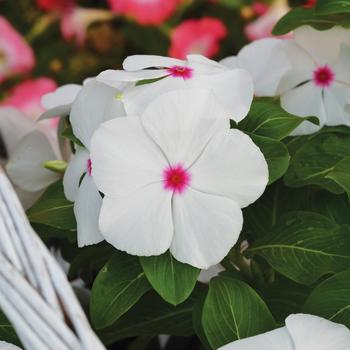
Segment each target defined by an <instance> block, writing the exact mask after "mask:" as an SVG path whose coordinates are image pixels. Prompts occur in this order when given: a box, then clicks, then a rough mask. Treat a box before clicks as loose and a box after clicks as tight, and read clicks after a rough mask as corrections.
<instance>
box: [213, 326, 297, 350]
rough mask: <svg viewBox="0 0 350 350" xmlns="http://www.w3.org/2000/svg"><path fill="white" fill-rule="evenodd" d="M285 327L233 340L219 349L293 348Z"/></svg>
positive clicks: (259, 349) (277, 349)
mask: <svg viewBox="0 0 350 350" xmlns="http://www.w3.org/2000/svg"><path fill="white" fill-rule="evenodd" d="M295 349H296V348H294V345H293V342H292V340H291V338H290V335H289V333H288V331H287V328H286V327H283V328H278V329H275V330H273V331H271V332H267V333H264V334H259V335H256V336H255V337H250V338H246V339H241V340H237V341H234V342H233V343H230V344H227V345H225V346H223V347H221V348H219V350H295Z"/></svg>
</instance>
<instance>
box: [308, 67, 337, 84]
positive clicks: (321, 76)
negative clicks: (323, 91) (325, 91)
mask: <svg viewBox="0 0 350 350" xmlns="http://www.w3.org/2000/svg"><path fill="white" fill-rule="evenodd" d="M334 78H335V74H334V72H333V70H332V69H331V68H330V67H329V66H327V65H325V66H320V67H318V68H317V69H315V70H314V76H313V81H314V83H315V84H316V85H317V86H319V87H322V88H324V87H329V86H331V84H332V83H333V81H334Z"/></svg>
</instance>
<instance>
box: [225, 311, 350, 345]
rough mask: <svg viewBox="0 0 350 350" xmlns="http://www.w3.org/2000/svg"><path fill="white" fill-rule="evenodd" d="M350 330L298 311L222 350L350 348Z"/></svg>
mask: <svg viewBox="0 0 350 350" xmlns="http://www.w3.org/2000/svg"><path fill="white" fill-rule="evenodd" d="M349 346H350V330H349V329H348V328H346V327H345V326H343V325H340V324H337V323H334V322H331V321H328V320H325V319H323V318H320V317H317V316H312V315H305V314H296V315H291V316H289V317H288V318H287V319H286V326H285V327H283V328H278V329H276V330H274V331H271V332H268V333H264V334H261V335H257V336H255V337H251V338H246V339H242V340H238V341H235V342H233V343H231V344H228V345H225V346H223V347H221V348H220V350H348V349H349Z"/></svg>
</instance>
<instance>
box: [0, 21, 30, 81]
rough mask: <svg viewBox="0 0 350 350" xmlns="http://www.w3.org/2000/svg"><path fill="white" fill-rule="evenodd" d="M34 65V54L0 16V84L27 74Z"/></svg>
mask: <svg viewBox="0 0 350 350" xmlns="http://www.w3.org/2000/svg"><path fill="white" fill-rule="evenodd" d="M34 65H35V58H34V53H33V50H32V49H31V47H30V46H29V45H28V44H27V43H26V42H25V41H24V39H23V38H22V36H21V35H20V34H19V33H18V32H17V31H16V29H15V28H13V27H12V25H11V24H10V23H9V22H8V21H7V20H6V18H4V17H1V16H0V82H2V81H4V80H5V79H6V78H8V77H9V76H11V75H14V74H22V73H27V72H29V71H31V70H32V69H33V67H34Z"/></svg>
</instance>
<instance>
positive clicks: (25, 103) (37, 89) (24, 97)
mask: <svg viewBox="0 0 350 350" xmlns="http://www.w3.org/2000/svg"><path fill="white" fill-rule="evenodd" d="M56 88H57V84H56V82H55V81H54V80H52V79H50V78H38V79H35V80H26V81H24V82H22V83H20V84H18V85H17V86H15V87H14V88H13V89H12V90H11V91H10V93H9V95H8V97H7V98H6V99H5V100H4V101H2V102H1V103H0V106H2V107H15V108H17V109H18V110H20V111H21V112H23V113H24V114H25V115H27V116H28V117H30V119H32V120H36V119H38V118H39V116H40V115H41V114H42V113H43V112H44V111H45V109H44V108H43V106H42V105H41V102H40V101H41V97H42V96H43V95H45V94H47V93H49V92H52V91H54V90H56ZM57 121H58V119H56V118H55V119H52V120H50V123H51V126H54V127H55V126H56V125H57Z"/></svg>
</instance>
